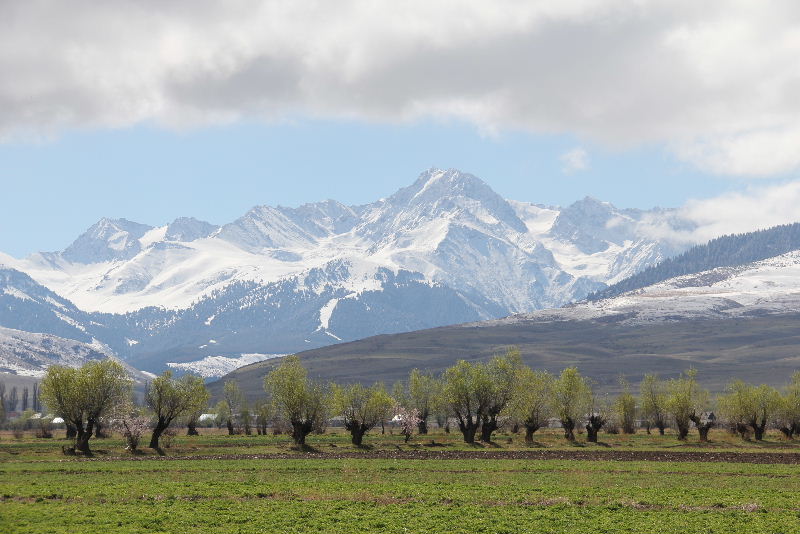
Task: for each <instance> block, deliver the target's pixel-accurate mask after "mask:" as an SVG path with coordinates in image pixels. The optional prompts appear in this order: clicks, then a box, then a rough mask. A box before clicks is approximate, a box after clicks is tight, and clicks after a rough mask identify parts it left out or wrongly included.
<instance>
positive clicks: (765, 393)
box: [719, 380, 781, 441]
mask: <svg viewBox="0 0 800 534" xmlns="http://www.w3.org/2000/svg"><path fill="white" fill-rule="evenodd" d="M727 391H728V392H727V393H726V394H725V395H723V396H721V397H720V399H719V403H720V409H721V410H722V412H723V413H724V414H725V416H726V418H727V419H728V421H730V422H731V423H732V424H734V425H736V429H737V431H738V432H739V433H740V434H742V437H744V436H745V429H747V428H751V429H752V430H753V434H754V437H755V438H756V440H759V441H760V440H762V439H764V433H765V431H766V428H767V424H768V423H769V422H770V421H771V420H772V419H773V417H774V416H775V414H776V412H778V411H779V410H780V408H781V396H780V393H778V392H777V391H776V390H775V389H774V388H771V387H769V386H767V385H766V384H761V385H760V386H753V385H750V384H746V383H745V382H743V381H741V380H735V381H733V382H731V383H730V384H729V385H728V388H727Z"/></svg>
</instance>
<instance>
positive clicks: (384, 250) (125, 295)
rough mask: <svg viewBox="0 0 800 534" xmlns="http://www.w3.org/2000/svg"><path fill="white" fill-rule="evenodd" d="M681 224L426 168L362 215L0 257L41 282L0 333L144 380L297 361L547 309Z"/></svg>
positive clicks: (272, 215)
mask: <svg viewBox="0 0 800 534" xmlns="http://www.w3.org/2000/svg"><path fill="white" fill-rule="evenodd" d="M686 224H688V223H686V221H681V220H680V219H679V217H678V216H677V214H676V213H675V212H674V211H671V210H650V211H642V210H621V209H617V208H615V207H614V206H612V205H611V204H609V203H606V202H601V201H599V200H595V199H591V198H587V199H584V200H582V201H579V202H576V203H575V204H573V205H572V206H569V207H567V208H563V209H561V208H553V207H545V206H539V205H534V204H530V203H524V202H515V201H509V200H506V199H504V198H502V197H501V196H499V195H498V194H497V193H495V192H494V191H492V189H491V188H490V187H489V186H488V185H487V184H485V183H484V182H483V181H481V180H480V179H479V178H477V177H475V176H472V175H470V174H467V173H462V172H460V171H457V170H452V169H451V170H446V171H445V170H439V169H431V170H429V171H426V172H424V173H422V174H421V175H420V176H419V178H418V179H417V180H416V181H415V182H414V183H412V184H411V185H409V186H408V187H405V188H403V189H401V190H399V191H397V192H396V193H395V194H393V195H391V196H389V197H388V198H386V199H382V200H379V201H377V202H374V203H371V204H367V205H363V206H345V205H343V204H341V203H339V202H336V201H333V200H328V201H324V202H318V203H313V204H306V205H303V206H300V207H297V208H286V207H281V206H278V207H272V206H256V207H254V208H253V209H251V210H249V211H248V212H247V213H245V214H244V215H243V216H242V217H240V218H239V219H237V220H235V221H233V222H231V223H229V224H225V225H222V226H216V225H213V224H210V223H206V222H203V221H198V220H196V219H192V218H180V219H176V220H175V221H173V222H171V223H169V224H167V225H163V226H159V227H151V226H148V225H143V224H138V223H133V222H131V221H127V220H124V219H102V220H101V221H99V222H98V223H97V224H95V225H93V226H92V227H91V228H89V229H88V230H87V231H86V232H85V233H84V234H82V235H81V236H80V237H79V238H78V239H77V240H76V241H75V242H74V243H73V244H72V245H70V246H69V247H68V248H67V249H65V250H64V251H62V252H55V253H39V254H33V255H31V256H29V257H28V258H25V259H21V260H16V259H13V258H7V257H3V258H2V261H3V262H4V263H6V264H8V268H9V269H16V270H17V271H18V272H20V273H25V275H26V276H28V277H29V278H30V281H31V282H33V283H38V284H40V285H41V286H44V287H42V288H41V292H42V294H41V296H40V297H36V298H35V299H31V301H30V302H29V301H25V300H24V299H16V300H14V301H13V306H14V310H13V311H11V312H8V313H6V315H5V316H0V325H3V326H7V327H10V328H19V329H23V330H27V331H30V332H40V333H49V334H52V335H57V336H61V337H66V338H69V339H75V340H77V341H81V342H85V343H92V342H93V339H97V340H99V341H101V342H102V343H104V344H105V345H107V346H108V347H109V348H110V349H111V350H112V351H113V352H114V353H115V354H118V355H120V356H121V357H124V358H125V359H126V360H128V361H129V362H131V363H132V364H134V365H138V366H141V367H142V368H143V369H146V370H150V371H160V370H162V369H165V368H166V367H167V366H168V364H170V363H173V364H189V363H191V362H198V361H203V360H204V359H206V358H208V357H212V358H213V357H224V358H229V359H231V358H233V359H239V358H241V357H242V355H244V354H254V353H255V354H280V353H289V352H297V351H301V350H305V349H309V348H314V347H321V346H324V345H328V344H331V343H336V342H340V341H351V340H355V339H360V338H364V337H369V336H372V335H376V334H382V333H393V332H402V331H408V330H415V329H422V328H431V327H436V326H441V325H446V324H453V323H462V322H471V321H481V320H486V319H492V318H498V317H503V316H507V315H509V314H513V313H524V312H531V311H534V310H537V309H542V308H552V307H557V306H561V305H564V304H567V303H569V302H572V301H574V300H576V299H581V298H583V297H585V296H586V295H587V294H589V293H590V292H592V291H597V290H599V289H602V288H604V287H606V285H607V284H609V283H614V282H616V281H618V280H621V279H622V278H624V277H626V276H628V275H630V274H632V273H635V272H638V271H640V270H641V269H643V268H645V267H647V266H649V265H652V264H655V263H657V262H658V261H660V260H662V259H663V258H665V257H668V256H671V255H673V254H675V253H676V252H680V251H682V250H683V247H682V245H679V244H675V243H671V242H669V241H665V240H662V239H656V238H653V237H651V233H652V228H653V227H654V225H655V226H658V227H659V228H663V227H665V226H666V227H675V228H678V227H681V225H686ZM45 287H46V288H47V289H45ZM16 290H19V291H22V292H23V293H24V292H25V291H24V290H22V289H19V288H17V289H16ZM48 291H49V292H50V293H48V294H46V295H45V293H46V292H48ZM29 292H30V291H29ZM57 296H58V298H56V297H57ZM59 298H60V299H61V300H58V299H59ZM37 299H38V300H37ZM48 299H50V300H48ZM66 299H69V300H66ZM34 301H35V302H34ZM51 301H52V302H51ZM53 302H56V303H57V305H56V304H53ZM73 303H74V304H73ZM59 306H61V307H64V308H65V309H67V310H68V312H67V311H63V310H62V309H61V308H60V307H59ZM65 317H66V318H65ZM70 321H72V322H70ZM211 361H216V360H211ZM220 361H221V360H220ZM198 365H199V364H198ZM203 365H205V364H203Z"/></svg>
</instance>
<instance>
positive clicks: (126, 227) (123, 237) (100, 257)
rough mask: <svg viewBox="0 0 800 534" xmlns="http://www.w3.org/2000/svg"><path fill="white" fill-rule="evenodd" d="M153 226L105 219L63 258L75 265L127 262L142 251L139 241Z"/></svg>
mask: <svg viewBox="0 0 800 534" xmlns="http://www.w3.org/2000/svg"><path fill="white" fill-rule="evenodd" d="M152 229H153V227H152V226H148V225H146V224H141V223H137V222H133V221H129V220H128V219H110V218H108V217H103V218H102V219H100V220H99V221H97V222H96V223H94V224H93V225H92V226H90V227H89V229H88V230H86V231H85V232H84V233H83V234H81V236H80V237H78V239H76V240H75V241H74V242H73V243H72V244H71V245H70V246H69V247H67V248H66V249H65V250H64V252H62V253H61V256H62V257H63V258H64V259H66V260H68V261H71V262H73V263H99V262H104V261H112V260H127V259H130V258H132V257H134V256H135V255H136V254H138V253H139V251H140V250H141V244H140V243H139V238H140V237H142V236H143V235H144V234H146V233H147V232H148V231H149V230H152Z"/></svg>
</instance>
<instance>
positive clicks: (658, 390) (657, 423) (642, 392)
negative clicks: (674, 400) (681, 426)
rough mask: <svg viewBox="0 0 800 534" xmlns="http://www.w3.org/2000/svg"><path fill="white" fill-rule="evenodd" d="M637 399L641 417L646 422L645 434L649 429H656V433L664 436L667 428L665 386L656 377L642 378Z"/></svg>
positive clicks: (650, 375)
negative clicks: (639, 404)
mask: <svg viewBox="0 0 800 534" xmlns="http://www.w3.org/2000/svg"><path fill="white" fill-rule="evenodd" d="M639 399H640V401H641V410H642V417H643V418H644V419H645V421H647V433H648V434H649V433H650V427H653V426H654V427H656V428H657V429H658V433H659V434H661V435H662V436H663V435H664V429H665V428H666V427H667V417H668V412H667V399H668V397H667V392H666V385H665V384H664V382H663V381H661V380H659V378H658V375H653V374H648V375H645V376H644V379H643V380H642V383H641V384H640V385H639Z"/></svg>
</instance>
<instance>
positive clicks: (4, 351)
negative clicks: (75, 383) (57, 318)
mask: <svg viewBox="0 0 800 534" xmlns="http://www.w3.org/2000/svg"><path fill="white" fill-rule="evenodd" d="M106 350H107V347H103V346H102V345H101V344H100V343H96V344H87V343H81V342H80V341H75V340H73V339H65V338H62V337H58V336H53V335H50V334H37V333H31V332H23V331H20V330H14V329H11V328H3V327H0V373H13V374H18V375H24V376H33V377H40V376H42V375H43V374H44V372H45V370H46V369H47V368H48V367H49V366H51V365H64V366H68V367H80V366H81V365H83V364H84V363H86V362H87V361H89V360H102V359H105V358H108V357H109V356H111V354H112V353H111V351H108V353H106V352H105V351H106Z"/></svg>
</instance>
